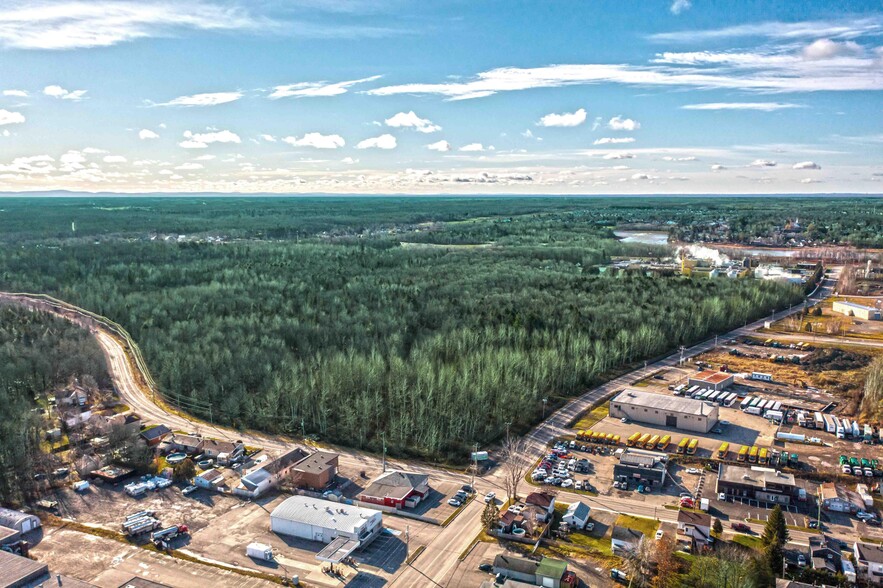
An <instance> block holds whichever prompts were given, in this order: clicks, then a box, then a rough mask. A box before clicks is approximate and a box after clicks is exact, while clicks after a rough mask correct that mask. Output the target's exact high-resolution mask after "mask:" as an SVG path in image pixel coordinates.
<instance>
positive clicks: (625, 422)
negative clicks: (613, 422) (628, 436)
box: [619, 417, 629, 425]
mask: <svg viewBox="0 0 883 588" xmlns="http://www.w3.org/2000/svg"><path fill="white" fill-rule="evenodd" d="M619 422H621V423H624V424H626V425H627V424H629V419H628V417H622V418H621V419H619Z"/></svg>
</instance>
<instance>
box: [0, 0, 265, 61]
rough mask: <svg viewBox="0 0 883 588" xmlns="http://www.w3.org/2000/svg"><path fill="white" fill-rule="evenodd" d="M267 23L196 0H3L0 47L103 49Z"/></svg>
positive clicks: (236, 10)
mask: <svg viewBox="0 0 883 588" xmlns="http://www.w3.org/2000/svg"><path fill="white" fill-rule="evenodd" d="M271 24H272V23H271V22H269V21H268V20H267V19H256V18H252V17H251V16H250V15H249V14H248V13H247V12H245V11H244V10H243V9H241V8H237V7H232V6H219V5H213V4H209V3H207V2H203V1H200V0H194V1H192V2H186V3H175V2H135V1H114V2H111V1H108V0H90V1H88V2H84V1H82V0H61V1H57V2H51V3H49V2H30V3H21V4H20V5H19V6H15V5H14V4H10V3H5V4H3V5H2V8H0V45H2V46H4V47H7V48H14V49H50V50H64V49H77V48H86V47H107V46H110V45H115V44H117V43H121V42H125V41H134V40H136V39H144V38H149V37H156V36H166V35H170V34H173V33H175V32H177V31H180V30H181V29H197V30H235V29H257V28H258V27H259V26H260V27H269V26H270V25H271Z"/></svg>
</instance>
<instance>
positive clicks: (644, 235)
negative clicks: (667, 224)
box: [613, 231, 668, 245]
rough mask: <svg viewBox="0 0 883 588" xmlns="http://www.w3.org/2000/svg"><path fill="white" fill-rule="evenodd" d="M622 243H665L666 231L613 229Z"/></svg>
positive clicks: (666, 241) (666, 239)
mask: <svg viewBox="0 0 883 588" xmlns="http://www.w3.org/2000/svg"><path fill="white" fill-rule="evenodd" d="M613 234H614V235H616V236H617V237H619V240H620V241H622V242H623V243H643V244H644V245H667V244H668V233H666V232H665V231H613Z"/></svg>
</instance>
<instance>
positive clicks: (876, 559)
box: [852, 541, 883, 585]
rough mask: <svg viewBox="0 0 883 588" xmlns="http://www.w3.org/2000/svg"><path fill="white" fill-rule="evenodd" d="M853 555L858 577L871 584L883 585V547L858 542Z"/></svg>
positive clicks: (854, 546) (853, 549)
mask: <svg viewBox="0 0 883 588" xmlns="http://www.w3.org/2000/svg"><path fill="white" fill-rule="evenodd" d="M852 553H853V555H854V556H855V561H856V564H857V566H856V573H857V575H858V577H859V578H861V579H863V580H865V581H867V582H868V583H869V584H877V585H880V584H883V545H877V544H875V543H862V542H861V541H856V542H855V545H853V548H852Z"/></svg>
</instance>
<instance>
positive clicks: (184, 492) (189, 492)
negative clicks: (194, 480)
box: [181, 484, 199, 496]
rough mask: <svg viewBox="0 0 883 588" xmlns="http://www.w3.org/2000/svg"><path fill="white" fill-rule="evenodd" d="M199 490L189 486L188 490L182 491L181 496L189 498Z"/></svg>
mask: <svg viewBox="0 0 883 588" xmlns="http://www.w3.org/2000/svg"><path fill="white" fill-rule="evenodd" d="M198 489H199V488H197V487H196V486H194V485H193V484H191V485H189V486H187V487H186V488H184V489H183V490H181V494H183V495H184V496H187V495H188V494H193V493H194V492H196V491H197V490H198Z"/></svg>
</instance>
